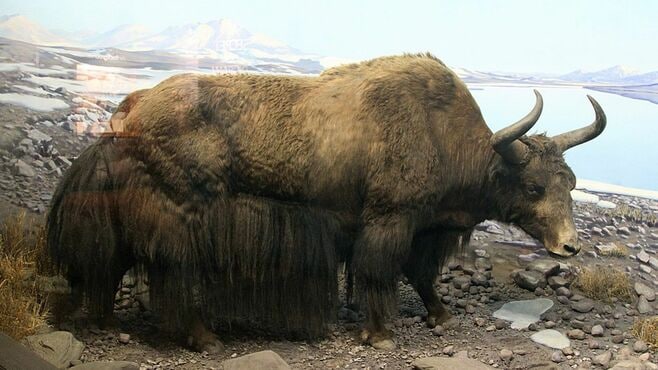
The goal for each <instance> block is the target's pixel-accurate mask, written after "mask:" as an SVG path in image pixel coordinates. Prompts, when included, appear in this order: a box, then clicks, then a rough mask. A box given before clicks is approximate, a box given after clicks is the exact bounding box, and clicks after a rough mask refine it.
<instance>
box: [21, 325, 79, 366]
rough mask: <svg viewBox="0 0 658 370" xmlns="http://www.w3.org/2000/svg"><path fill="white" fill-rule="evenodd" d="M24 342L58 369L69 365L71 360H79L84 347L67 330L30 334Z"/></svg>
mask: <svg viewBox="0 0 658 370" xmlns="http://www.w3.org/2000/svg"><path fill="white" fill-rule="evenodd" d="M25 344H26V345H27V347H28V348H30V349H31V350H33V351H34V352H36V353H37V354H38V355H39V356H41V357H42V358H43V359H44V360H46V361H48V362H50V363H51V364H53V365H54V366H55V367H57V368H59V369H65V368H67V367H69V364H70V363H71V361H73V360H79V359H80V355H82V350H83V349H84V347H85V346H84V344H83V343H82V342H80V341H79V340H77V339H75V337H74V336H73V334H71V333H69V332H67V331H54V332H52V333H48V334H37V335H31V336H29V337H27V338H25Z"/></svg>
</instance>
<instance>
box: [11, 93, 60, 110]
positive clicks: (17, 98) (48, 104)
mask: <svg viewBox="0 0 658 370" xmlns="http://www.w3.org/2000/svg"><path fill="white" fill-rule="evenodd" d="M0 103H4V104H15V105H20V106H23V107H25V108H28V109H32V110H36V111H41V112H50V111H52V110H55V109H64V108H68V107H69V105H68V104H66V103H65V102H63V101H61V100H59V99H54V98H42V97H39V96H33V95H25V94H14V93H9V94H0Z"/></svg>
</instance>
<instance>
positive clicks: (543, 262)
mask: <svg viewBox="0 0 658 370" xmlns="http://www.w3.org/2000/svg"><path fill="white" fill-rule="evenodd" d="M526 270H528V271H537V272H539V273H541V274H542V275H544V276H545V277H546V278H549V277H551V276H555V275H557V274H558V273H559V272H560V264H559V263H558V262H557V261H555V260H549V259H540V260H535V261H533V262H531V263H530V264H529V265H528V266H527V267H526Z"/></svg>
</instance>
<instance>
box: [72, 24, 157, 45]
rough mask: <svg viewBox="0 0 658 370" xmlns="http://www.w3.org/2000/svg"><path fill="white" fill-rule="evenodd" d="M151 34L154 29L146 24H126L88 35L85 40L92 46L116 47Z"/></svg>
mask: <svg viewBox="0 0 658 370" xmlns="http://www.w3.org/2000/svg"><path fill="white" fill-rule="evenodd" d="M151 35H153V31H151V30H150V29H149V28H148V27H146V26H144V25H141V24H124V25H121V26H119V27H116V28H113V29H111V30H109V31H107V32H103V33H101V34H96V35H91V36H90V37H86V38H85V39H84V40H83V42H84V44H85V45H88V46H90V47H114V46H117V45H121V44H125V43H127V42H130V41H133V40H138V39H143V38H147V37H149V36H151Z"/></svg>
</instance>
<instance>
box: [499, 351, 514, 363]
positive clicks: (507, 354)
mask: <svg viewBox="0 0 658 370" xmlns="http://www.w3.org/2000/svg"><path fill="white" fill-rule="evenodd" d="M499 356H500V359H501V360H503V361H505V362H509V361H510V360H511V359H512V357H513V356H514V353H513V352H512V351H510V350H509V349H507V348H503V349H501V350H500V353H499Z"/></svg>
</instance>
